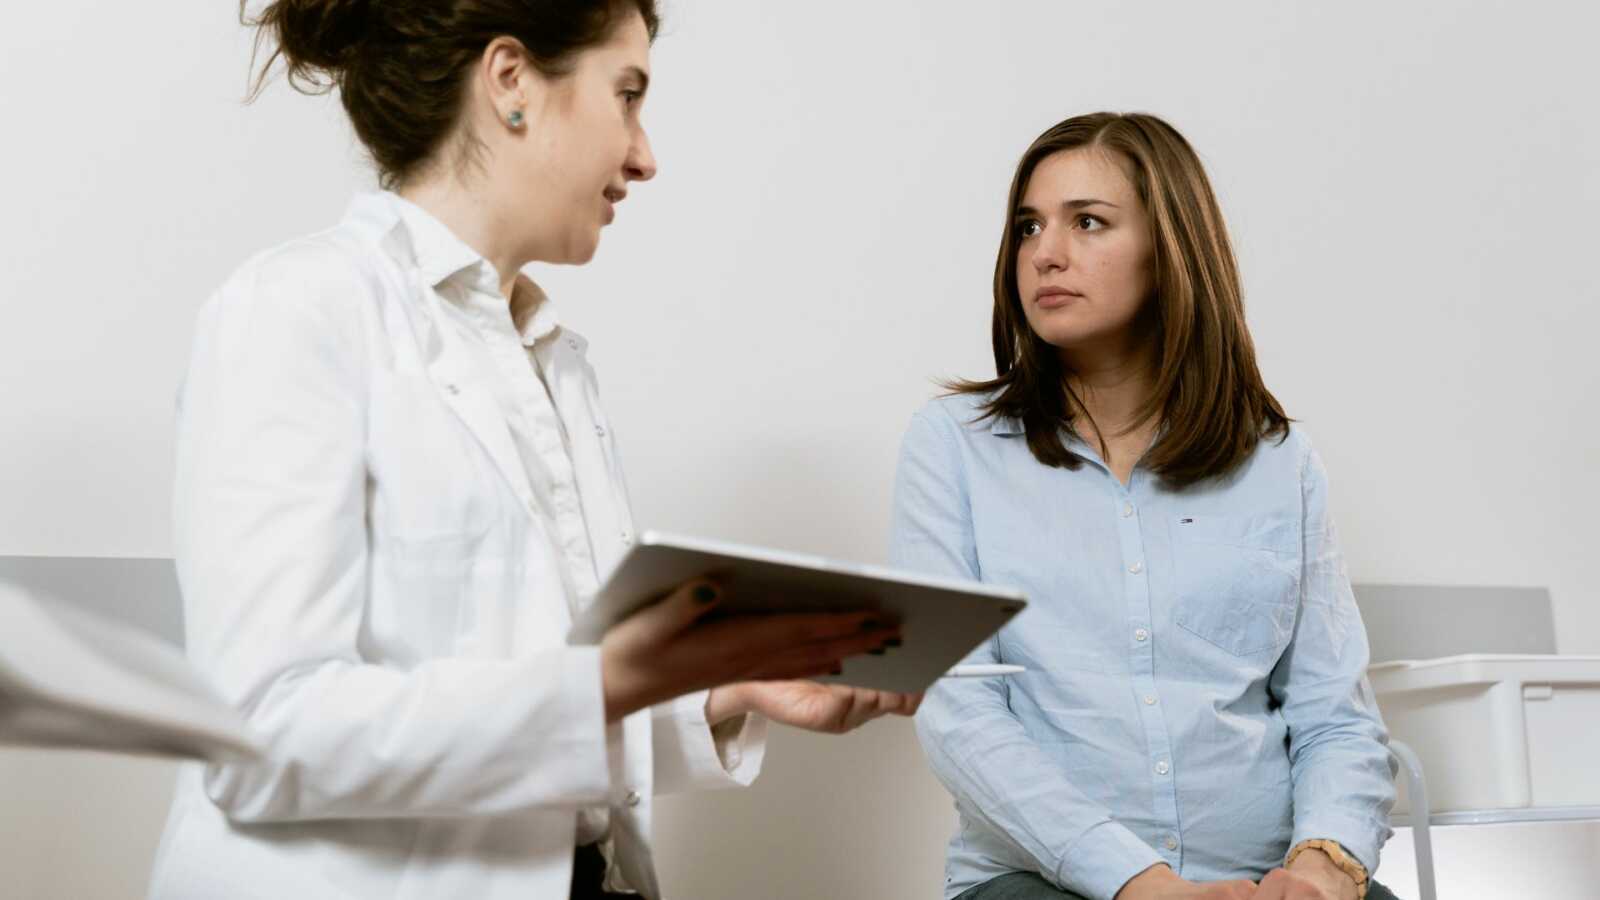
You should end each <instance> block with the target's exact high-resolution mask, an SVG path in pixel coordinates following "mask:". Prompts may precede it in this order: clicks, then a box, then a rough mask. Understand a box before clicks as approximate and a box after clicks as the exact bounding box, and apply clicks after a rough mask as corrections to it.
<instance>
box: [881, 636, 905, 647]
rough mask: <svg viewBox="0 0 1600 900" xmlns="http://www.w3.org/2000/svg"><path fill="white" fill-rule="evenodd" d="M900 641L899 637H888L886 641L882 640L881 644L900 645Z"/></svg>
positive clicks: (888, 645)
mask: <svg viewBox="0 0 1600 900" xmlns="http://www.w3.org/2000/svg"><path fill="white" fill-rule="evenodd" d="M900 643H901V641H900V639H899V638H889V639H888V640H887V641H884V642H883V645H884V646H885V647H898V646H900Z"/></svg>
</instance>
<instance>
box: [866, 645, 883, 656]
mask: <svg viewBox="0 0 1600 900" xmlns="http://www.w3.org/2000/svg"><path fill="white" fill-rule="evenodd" d="M867 652H868V653H871V654H872V655H873V656H882V655H883V654H884V653H885V652H887V651H885V650H884V649H883V648H882V647H878V648H876V649H874V650H868V651H867Z"/></svg>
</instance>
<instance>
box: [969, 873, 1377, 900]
mask: <svg viewBox="0 0 1600 900" xmlns="http://www.w3.org/2000/svg"><path fill="white" fill-rule="evenodd" d="M956 900H1083V898H1082V897H1079V896H1078V895H1077V894H1069V893H1067V892H1066V891H1063V890H1058V889H1056V888H1054V887H1052V886H1051V885H1050V882H1048V881H1045V880H1044V879H1043V878H1040V877H1039V876H1038V875H1036V874H1035V873H1033V872H1012V873H1010V874H1009V875H1001V876H1000V877H999V878H995V879H992V880H989V881H985V882H984V883H983V884H980V885H978V886H977V887H972V888H968V889H966V890H965V891H962V892H961V896H959V897H957V898H956ZM1367 900H1396V898H1395V896H1394V894H1391V893H1389V889H1388V888H1386V887H1384V886H1383V885H1381V884H1379V883H1377V882H1376V881H1374V882H1373V883H1372V886H1371V887H1369V888H1367Z"/></svg>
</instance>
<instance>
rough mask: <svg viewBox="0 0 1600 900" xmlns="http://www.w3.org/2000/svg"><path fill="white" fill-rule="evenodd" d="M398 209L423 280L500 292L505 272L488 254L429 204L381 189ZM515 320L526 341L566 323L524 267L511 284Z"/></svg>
mask: <svg viewBox="0 0 1600 900" xmlns="http://www.w3.org/2000/svg"><path fill="white" fill-rule="evenodd" d="M377 196H378V197H381V198H382V199H383V200H384V201H385V202H387V204H388V205H389V207H390V209H391V210H392V211H393V212H394V215H395V216H396V218H397V220H398V223H397V224H398V230H399V231H400V232H401V234H402V237H403V238H404V243H405V244H406V245H407V247H408V248H409V251H410V255H411V258H412V261H413V262H414V263H415V265H416V267H417V269H418V271H419V272H421V274H422V277H423V280H424V281H426V283H427V284H428V286H429V287H432V288H438V287H439V286H441V285H443V284H444V283H445V282H447V281H451V280H453V279H454V280H459V281H460V282H461V283H463V284H465V285H466V286H468V287H470V288H473V289H475V290H477V291H480V292H482V293H485V294H489V295H492V296H495V297H498V296H500V274H499V272H498V271H496V270H495V267H494V266H493V265H492V264H491V263H490V262H489V261H488V260H487V259H485V258H484V256H483V254H481V253H479V252H478V251H476V250H474V249H473V248H472V247H471V246H470V245H468V244H467V243H466V242H465V241H463V240H461V239H460V238H459V237H457V236H456V235H455V232H452V231H451V230H450V229H449V227H447V226H446V225H445V224H444V223H443V222H441V221H439V220H438V219H437V218H435V217H434V216H433V214H432V213H429V212H428V211H427V210H425V209H423V208H422V207H420V206H418V205H417V204H415V203H412V202H411V201H410V200H407V199H406V198H404V197H402V196H400V195H399V194H396V193H394V192H393V191H382V192H380V193H379V194H378V195H377ZM511 321H512V324H513V325H514V326H515V328H516V330H517V334H518V335H519V336H520V337H521V339H522V343H523V344H525V345H526V346H529V347H531V346H533V345H534V344H535V343H537V342H538V341H541V340H543V339H545V338H547V337H549V336H551V335H553V334H555V333H556V332H557V331H558V330H560V328H561V322H560V320H559V318H558V317H557V315H556V309H555V304H554V303H552V302H551V301H550V298H549V296H548V295H546V294H545V292H544V289H543V288H541V287H539V285H538V284H537V283H535V282H534V280H533V279H532V278H529V277H528V276H527V275H526V274H522V273H518V274H517V280H516V281H515V282H514V283H513V285H512V289H511Z"/></svg>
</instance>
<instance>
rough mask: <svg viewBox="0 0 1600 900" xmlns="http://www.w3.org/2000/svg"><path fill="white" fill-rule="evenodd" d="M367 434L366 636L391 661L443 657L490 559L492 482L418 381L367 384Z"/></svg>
mask: <svg viewBox="0 0 1600 900" xmlns="http://www.w3.org/2000/svg"><path fill="white" fill-rule="evenodd" d="M368 428H369V435H368V448H367V467H368V477H369V481H368V490H367V497H368V507H367V521H368V529H369V540H370V546H371V553H372V560H371V568H370V573H371V578H372V603H371V608H370V609H369V611H368V617H367V628H368V637H369V639H371V640H374V641H376V642H377V643H378V644H379V645H380V646H381V647H382V648H383V652H384V653H385V654H386V655H388V656H390V657H391V658H396V659H407V658H411V659H417V660H420V659H426V658H430V657H433V656H438V655H449V654H452V653H454V652H455V651H456V649H457V645H458V643H459V640H460V639H461V637H462V635H463V634H464V633H465V632H466V631H467V630H469V629H470V627H471V624H472V623H471V619H472V609H471V605H470V599H471V593H472V583H473V581H474V579H475V577H476V576H478V575H479V572H478V571H477V570H478V569H481V568H483V567H484V566H485V565H488V564H490V563H491V562H493V561H494V559H495V558H496V554H494V553H491V552H488V551H490V550H491V548H492V545H494V544H495V543H496V541H495V540H494V538H495V530H494V525H495V522H496V521H497V516H498V514H499V508H500V505H501V500H500V497H499V496H498V493H504V491H503V490H500V491H499V492H498V493H497V490H496V489H497V483H496V480H495V479H496V478H498V477H499V476H498V474H497V473H496V472H495V471H494V470H493V465H492V464H491V463H489V461H488V460H487V459H486V458H485V454H484V453H483V451H482V449H481V448H480V447H479V446H478V445H477V444H476V442H475V440H474V438H473V437H472V434H471V432H470V431H468V430H467V428H466V427H465V426H464V425H463V424H462V423H461V421H460V420H459V419H457V418H456V416H455V414H454V413H453V412H452V411H451V410H450V408H449V407H448V406H447V405H445V403H444V402H443V401H442V400H441V399H440V398H439V396H438V388H437V387H436V386H434V385H433V384H432V383H431V382H430V381H428V380H427V379H426V378H424V377H421V376H394V375H391V376H388V377H386V378H384V379H382V380H380V381H379V382H378V383H377V384H375V385H374V391H373V396H372V405H371V408H370V420H369V426H368Z"/></svg>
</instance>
